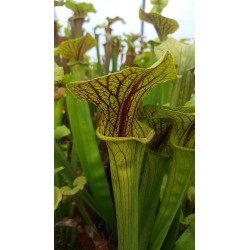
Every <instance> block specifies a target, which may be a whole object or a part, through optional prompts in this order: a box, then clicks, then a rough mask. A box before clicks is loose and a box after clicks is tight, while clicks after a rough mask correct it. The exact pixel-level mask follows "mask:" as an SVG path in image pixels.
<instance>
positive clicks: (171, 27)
mask: <svg viewBox="0 0 250 250" xmlns="http://www.w3.org/2000/svg"><path fill="white" fill-rule="evenodd" d="M139 18H140V19H141V20H142V21H145V22H147V23H151V24H153V26H154V28H155V30H156V32H157V34H158V36H159V38H160V40H161V41H164V40H166V39H167V36H168V35H169V34H172V33H174V32H175V31H176V30H177V29H178V28H179V24H178V22H177V21H176V20H174V19H171V18H167V17H164V16H161V15H159V14H156V13H146V12H144V11H143V10H142V9H141V8H140V11H139Z"/></svg>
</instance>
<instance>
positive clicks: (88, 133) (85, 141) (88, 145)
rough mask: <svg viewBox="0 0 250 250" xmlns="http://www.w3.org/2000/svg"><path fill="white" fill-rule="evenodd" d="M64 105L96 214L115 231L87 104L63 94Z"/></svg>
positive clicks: (110, 202) (112, 212)
mask: <svg viewBox="0 0 250 250" xmlns="http://www.w3.org/2000/svg"><path fill="white" fill-rule="evenodd" d="M67 107H68V115H69V120H70V126H71V130H72V134H73V140H74V144H75V147H76V151H77V153H78V157H79V161H80V163H81V165H82V167H83V171H84V175H85V176H86V178H87V180H88V185H89V187H90V190H91V193H92V194H93V196H94V199H95V204H96V207H97V209H98V211H99V212H100V213H101V214H100V216H101V217H102V218H103V219H104V220H105V221H106V222H107V224H108V225H109V226H110V227H111V228H112V230H114V231H115V230H116V223H115V214H114V209H113V202H112V198H111V195H110V191H109V185H108V182H107V179H106V175H105V171H104V167H103V164H102V160H101V156H100V153H99V149H98V145H97V142H96V137H95V131H94V129H93V124H92V119H91V115H90V111H89V107H88V103H87V102H86V101H85V102H79V101H78V100H76V99H75V98H74V97H73V96H72V95H71V93H70V92H68V93H67Z"/></svg>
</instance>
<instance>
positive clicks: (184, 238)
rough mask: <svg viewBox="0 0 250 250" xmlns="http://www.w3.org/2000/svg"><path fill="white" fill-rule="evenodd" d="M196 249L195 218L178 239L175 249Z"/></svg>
mask: <svg viewBox="0 0 250 250" xmlns="http://www.w3.org/2000/svg"><path fill="white" fill-rule="evenodd" d="M194 249H195V218H194V217H193V220H192V221H191V222H190V224H189V227H188V228H187V229H186V230H185V231H184V233H183V234H182V235H181V237H180V238H179V239H178V240H177V241H176V243H175V248H174V250H194Z"/></svg>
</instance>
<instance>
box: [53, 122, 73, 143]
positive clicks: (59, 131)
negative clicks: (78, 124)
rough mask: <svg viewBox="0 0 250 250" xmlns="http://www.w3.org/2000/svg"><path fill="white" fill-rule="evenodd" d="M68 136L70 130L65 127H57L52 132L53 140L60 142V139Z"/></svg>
mask: <svg viewBox="0 0 250 250" xmlns="http://www.w3.org/2000/svg"><path fill="white" fill-rule="evenodd" d="M67 135H70V130H69V129H68V128H67V127H66V126H65V125H62V126H57V127H56V128H55V130H54V138H55V139H56V140H60V139H61V138H62V137H64V136H67Z"/></svg>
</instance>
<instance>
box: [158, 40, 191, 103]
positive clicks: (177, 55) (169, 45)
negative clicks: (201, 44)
mask: <svg viewBox="0 0 250 250" xmlns="http://www.w3.org/2000/svg"><path fill="white" fill-rule="evenodd" d="M166 51H170V53H171V54H172V55H173V58H174V61H175V63H176V65H177V75H178V78H177V79H176V80H174V81H173V84H172V91H171V98H170V104H171V106H174V107H177V106H183V105H184V104H185V103H186V102H187V101H189V100H190V98H191V95H192V93H193V91H194V83H195V78H194V74H193V72H192V70H193V69H194V67H195V44H194V43H193V44H185V43H182V42H179V41H177V40H175V39H174V38H171V37H169V38H168V39H167V40H166V41H164V42H163V43H162V44H160V45H159V46H156V47H155V54H156V57H157V58H159V57H161V55H162V53H164V52H166Z"/></svg>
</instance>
